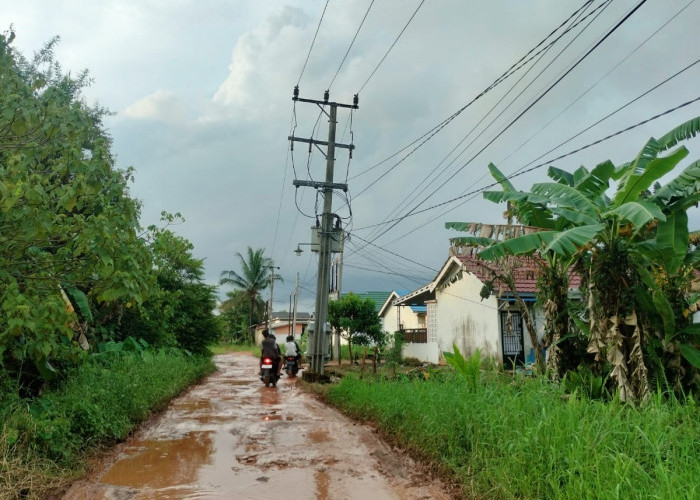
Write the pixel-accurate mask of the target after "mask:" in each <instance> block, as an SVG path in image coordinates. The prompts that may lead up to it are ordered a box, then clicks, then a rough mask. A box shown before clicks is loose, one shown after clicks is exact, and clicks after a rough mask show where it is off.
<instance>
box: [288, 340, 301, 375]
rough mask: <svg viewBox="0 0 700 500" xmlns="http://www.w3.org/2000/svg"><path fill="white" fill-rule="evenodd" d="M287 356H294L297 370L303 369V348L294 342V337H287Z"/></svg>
mask: <svg viewBox="0 0 700 500" xmlns="http://www.w3.org/2000/svg"><path fill="white" fill-rule="evenodd" d="M284 353H285V356H294V359H296V362H297V368H301V348H300V347H299V344H297V343H296V341H295V340H294V335H287V343H286V344H284Z"/></svg>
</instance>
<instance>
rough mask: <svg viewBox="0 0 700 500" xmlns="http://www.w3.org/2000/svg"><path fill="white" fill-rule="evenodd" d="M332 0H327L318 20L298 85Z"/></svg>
mask: <svg viewBox="0 0 700 500" xmlns="http://www.w3.org/2000/svg"><path fill="white" fill-rule="evenodd" d="M329 1H330V0H326V5H324V6H323V12H322V13H321V19H319V20H318V26H316V33H314V38H313V40H311V46H310V47H309V52H308V54H306V60H305V61H304V66H303V67H302V68H301V73H299V79H298V80H297V85H299V83H301V77H302V75H303V74H304V71H305V70H306V64H307V63H308V62H309V56H311V49H313V48H314V43H316V36H317V35H318V30H319V29H321V23H322V22H323V16H325V15H326V8H328V2H329Z"/></svg>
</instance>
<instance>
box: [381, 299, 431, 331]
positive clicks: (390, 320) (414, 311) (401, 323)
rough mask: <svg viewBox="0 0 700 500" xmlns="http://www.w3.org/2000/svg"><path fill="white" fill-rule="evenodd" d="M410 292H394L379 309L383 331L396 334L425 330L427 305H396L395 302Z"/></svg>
mask: <svg viewBox="0 0 700 500" xmlns="http://www.w3.org/2000/svg"><path fill="white" fill-rule="evenodd" d="M408 293H409V290H393V291H392V292H391V293H390V294H389V296H388V297H387V298H386V300H385V301H384V304H382V306H381V307H380V308H379V312H378V313H377V314H378V315H379V319H380V320H381V322H382V331H384V332H389V333H394V332H398V331H406V330H421V329H423V330H424V329H425V328H426V326H425V313H426V306H425V305H394V301H395V300H396V299H398V298H400V297H402V296H404V295H407V294H408Z"/></svg>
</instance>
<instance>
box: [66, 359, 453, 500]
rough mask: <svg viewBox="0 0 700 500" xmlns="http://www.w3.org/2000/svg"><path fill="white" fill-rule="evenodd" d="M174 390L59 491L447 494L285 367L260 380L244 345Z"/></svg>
mask: <svg viewBox="0 0 700 500" xmlns="http://www.w3.org/2000/svg"><path fill="white" fill-rule="evenodd" d="M216 363H217V365H218V367H219V371H218V372H217V373H215V374H213V375H212V376H210V377H209V378H207V380H206V381H204V382H203V383H202V384H200V385H198V386H196V387H193V388H192V389H191V390H189V391H188V392H187V393H186V394H184V395H183V396H181V397H179V398H177V399H175V400H173V401H172V402H171V404H170V406H169V408H168V409H167V411H166V412H164V413H163V414H162V415H160V416H159V417H158V418H157V419H155V420H154V421H152V422H150V423H149V424H148V425H146V426H145V427H144V428H143V429H142V430H141V431H140V432H138V433H137V434H136V435H135V436H134V437H132V438H131V439H130V440H129V441H128V442H127V443H126V445H125V446H123V447H122V448H121V450H120V452H119V454H118V456H116V457H114V459H113V460H111V461H109V465H108V466H107V467H105V468H104V470H102V471H101V472H100V473H99V474H96V475H95V477H93V478H88V479H86V480H83V481H80V482H78V483H75V484H74V485H73V486H72V487H71V488H70V489H69V490H68V491H67V493H66V494H65V495H64V496H63V499H64V500H132V499H133V500H142V499H153V500H185V499H187V500H200V499H242V500H243V499H261V498H274V497H280V498H281V497H284V498H294V499H295V500H306V499H317V500H335V499H347V500H382V499H399V500H417V499H448V498H450V496H449V495H448V494H447V493H446V492H445V490H444V489H443V488H442V486H441V484H440V483H438V482H436V481H430V480H429V479H427V478H426V477H424V476H423V475H421V474H420V473H418V472H416V467H415V464H414V463H413V462H412V460H411V459H410V458H408V457H406V456H405V455H403V454H401V453H398V452H396V451H395V450H393V449H391V448H390V447H389V446H388V445H386V444H385V443H384V442H383V441H381V440H379V439H378V437H377V435H376V434H375V433H374V432H373V431H372V430H371V429H370V428H368V427H365V426H362V425H358V424H356V423H354V422H353V421H351V420H349V419H347V418H345V417H344V416H343V415H342V414H340V413H339V412H337V411H335V410H334V409H332V408H329V407H327V406H326V405H324V404H322V403H320V402H319V401H317V400H315V399H314V398H313V397H312V396H310V395H308V394H305V393H304V392H302V391H301V390H300V389H299V388H298V387H297V383H298V380H297V379H289V378H287V377H284V378H283V379H282V380H281V381H280V382H279V383H278V386H277V388H266V387H264V386H263V385H262V383H261V382H260V381H259V380H258V378H257V377H256V376H255V373H256V372H257V368H258V364H257V360H256V359H255V358H253V357H252V356H250V355H241V354H237V355H223V356H217V357H216Z"/></svg>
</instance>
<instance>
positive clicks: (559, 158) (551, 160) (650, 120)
mask: <svg viewBox="0 0 700 500" xmlns="http://www.w3.org/2000/svg"><path fill="white" fill-rule="evenodd" d="M698 101H700V97H696V98H695V99H691V100H690V101H686V102H684V103H682V104H679V105H678V106H675V107H673V108H671V109H667V110H666V111H664V112H662V113H659V114H656V115H654V116H652V117H650V118H647V119H646V120H642V121H641V122H638V123H635V124H634V125H630V126H629V127H626V128H624V129H622V130H618V131H617V132H614V133H612V134H610V135H607V136H605V137H603V138H601V139H598V140H597V141H594V142H591V143H589V144H586V145H585V146H581V147H580V148H578V149H574V150H572V151H569V152H568V153H565V154H562V155H560V156H557V157H556V158H551V159H549V160H546V161H544V162H542V163H538V164H537V165H535V166H533V167H530V168H528V169H526V170H519V171H518V172H517V173H514V174H512V175H508V176H506V179H508V180H511V179H513V178H515V177H519V176H521V175H524V174H527V173H529V172H532V171H533V170H536V169H538V168H542V167H544V166H547V165H551V164H552V163H553V162H555V161H559V160H562V159H564V158H567V157H569V156H572V155H574V154H576V153H580V152H581V151H584V150H586V149H588V148H591V147H593V146H596V145H598V144H600V143H602V142H605V141H607V140H609V139H612V138H613V137H617V136H618V135H621V134H624V133H625V132H629V131H630V130H634V129H635V128H638V127H641V126H642V125H646V124H647V123H649V122H652V121H654V120H657V119H659V118H661V117H663V116H666V115H668V114H670V113H673V112H674V111H678V110H679V109H682V108H685V107H686V106H689V105H691V104H693V103H695V102H698ZM498 185H499V183H498V182H493V183H491V184H489V185H487V186H484V187H482V188H479V189H475V190H473V191H469V192H468V193H463V194H461V195H460V196H456V197H454V198H451V199H449V200H446V201H443V202H441V203H437V204H435V205H432V206H430V207H426V208H424V209H422V210H418V211H416V212H413V213H411V214H407V215H404V216H402V217H397V218H395V219H391V220H389V221H385V222H380V223H378V224H371V225H368V226H363V227H360V228H357V229H355V231H361V230H364V229H370V228H373V227H377V226H381V225H383V224H386V223H388V222H394V221H401V220H403V219H405V218H407V217H411V216H414V215H419V214H422V213H425V212H428V211H430V210H434V209H436V208H439V207H442V206H445V205H448V204H450V203H453V202H455V201H458V200H461V199H463V198H466V197H468V196H471V197H472V198H473V195H476V194H479V193H481V192H483V191H485V190H487V189H489V188H492V187H496V186H498ZM472 198H470V199H469V200H466V201H470V200H471V199H472ZM466 201H465V202H462V203H461V204H459V205H457V206H456V207H453V208H451V209H450V211H451V210H454V209H455V208H457V207H460V206H462V205H463V204H464V203H466ZM443 215H444V214H443ZM436 218H437V217H436ZM421 227H422V226H421Z"/></svg>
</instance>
